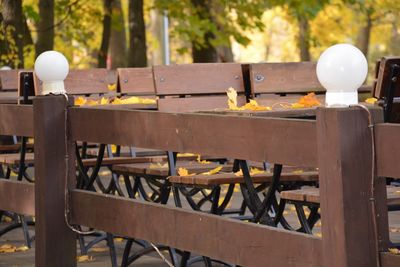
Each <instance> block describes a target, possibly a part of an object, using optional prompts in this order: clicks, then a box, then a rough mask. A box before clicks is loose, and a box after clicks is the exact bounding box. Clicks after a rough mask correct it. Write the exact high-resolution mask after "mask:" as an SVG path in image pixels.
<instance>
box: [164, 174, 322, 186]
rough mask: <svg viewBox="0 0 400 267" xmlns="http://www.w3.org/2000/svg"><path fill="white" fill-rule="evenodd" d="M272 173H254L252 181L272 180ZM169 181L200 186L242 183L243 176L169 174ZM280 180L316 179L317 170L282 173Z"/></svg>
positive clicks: (311, 180)
mask: <svg viewBox="0 0 400 267" xmlns="http://www.w3.org/2000/svg"><path fill="white" fill-rule="evenodd" d="M272 176H273V174H272V173H263V174H256V175H253V176H252V179H253V182H254V183H263V182H271V181H272ZM168 179H169V181H170V182H171V183H173V184H184V185H193V186H195V185H201V186H215V185H221V184H239V183H244V178H243V176H236V175H235V174H233V173H218V174H214V175H202V174H198V175H191V176H170V177H169V178H168ZM281 181H284V182H295V181H307V182H314V181H318V172H303V173H301V174H296V173H282V174H281Z"/></svg>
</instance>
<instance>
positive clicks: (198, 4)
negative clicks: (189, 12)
mask: <svg viewBox="0 0 400 267" xmlns="http://www.w3.org/2000/svg"><path fill="white" fill-rule="evenodd" d="M191 3H192V5H193V10H194V12H195V15H196V16H198V18H199V19H200V21H207V22H209V23H211V24H215V21H214V19H213V18H212V16H211V13H210V9H211V0H191ZM211 26H213V25H211ZM212 40H215V34H214V32H213V31H212V30H211V29H209V30H206V31H205V32H204V40H203V43H202V44H199V43H198V42H196V41H195V40H192V58H193V63H199V62H217V61H218V57H217V49H216V48H215V46H214V45H213V44H212Z"/></svg>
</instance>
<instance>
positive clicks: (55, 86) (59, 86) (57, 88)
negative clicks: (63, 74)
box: [40, 81, 66, 95]
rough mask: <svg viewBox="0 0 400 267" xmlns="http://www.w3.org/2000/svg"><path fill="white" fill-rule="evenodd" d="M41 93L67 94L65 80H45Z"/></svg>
mask: <svg viewBox="0 0 400 267" xmlns="http://www.w3.org/2000/svg"><path fill="white" fill-rule="evenodd" d="M40 94H41V95H50V94H53V95H62V94H66V91H65V88H64V81H51V82H50V81H48V82H43V85H42V92H41V93H40Z"/></svg>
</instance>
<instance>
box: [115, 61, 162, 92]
mask: <svg viewBox="0 0 400 267" xmlns="http://www.w3.org/2000/svg"><path fill="white" fill-rule="evenodd" d="M117 73H118V83H117V85H118V86H117V88H118V89H117V91H118V92H119V93H121V94H124V95H138V96H140V95H151V96H153V95H155V88H154V79H153V70H152V69H151V68H119V69H117Z"/></svg>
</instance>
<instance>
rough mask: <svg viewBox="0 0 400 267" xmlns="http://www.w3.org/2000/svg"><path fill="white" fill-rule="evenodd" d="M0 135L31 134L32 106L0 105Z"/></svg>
mask: <svg viewBox="0 0 400 267" xmlns="http://www.w3.org/2000/svg"><path fill="white" fill-rule="evenodd" d="M0 135H17V136H33V107H32V106H30V105H12V104H4V105H0Z"/></svg>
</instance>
